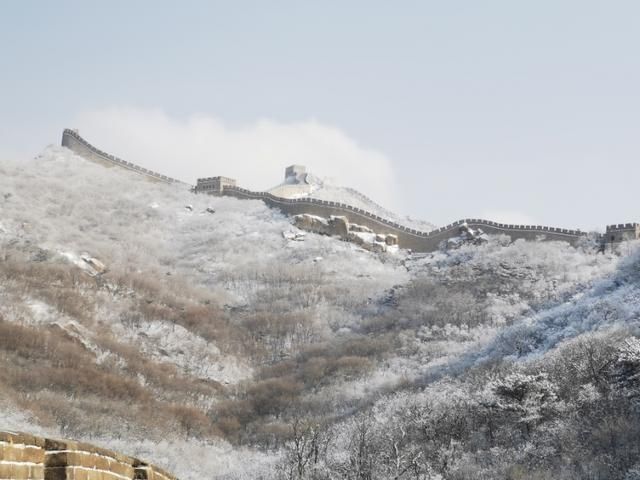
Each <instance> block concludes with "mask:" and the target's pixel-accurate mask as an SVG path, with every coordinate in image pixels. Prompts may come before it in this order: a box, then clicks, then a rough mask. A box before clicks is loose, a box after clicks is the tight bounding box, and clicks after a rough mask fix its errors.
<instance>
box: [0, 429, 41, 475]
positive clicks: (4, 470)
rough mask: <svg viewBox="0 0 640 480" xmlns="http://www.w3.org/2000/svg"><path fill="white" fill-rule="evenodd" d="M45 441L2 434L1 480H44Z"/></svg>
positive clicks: (0, 438) (0, 451)
mask: <svg viewBox="0 0 640 480" xmlns="http://www.w3.org/2000/svg"><path fill="white" fill-rule="evenodd" d="M44 463H45V448H44V439H43V438H38V437H34V436H32V435H26V434H20V433H6V432H0V480H44V478H45V476H44Z"/></svg>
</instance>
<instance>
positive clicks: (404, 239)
mask: <svg viewBox="0 0 640 480" xmlns="http://www.w3.org/2000/svg"><path fill="white" fill-rule="evenodd" d="M62 145H63V146H65V147H67V148H69V149H71V150H72V151H73V152H74V153H76V154H78V155H80V156H82V157H84V158H87V159H89V160H92V161H96V162H98V163H101V164H104V165H107V166H118V167H122V168H125V169H127V170H130V171H133V172H136V173H139V174H142V175H145V176H146V177H148V178H150V179H151V180H154V181H160V182H164V183H167V184H179V185H184V186H189V187H191V185H189V184H187V183H184V182H182V181H180V180H177V179H174V178H171V177H167V176H166V175H162V174H160V173H157V172H154V171H152V170H148V169H146V168H142V167H140V166H138V165H135V164H133V163H131V162H127V161H125V160H122V159H120V158H118V157H115V156H113V155H110V154H108V153H106V152H103V151H102V150H100V149H98V148H96V147H94V146H93V145H92V144H90V143H89V142H88V141H86V140H85V139H84V138H83V137H81V136H80V134H79V133H78V132H77V131H76V130H72V129H65V130H64V132H63V134H62ZM214 178H224V177H212V178H208V179H200V180H206V181H208V180H213V179H214ZM200 180H199V182H200ZM226 180H230V179H226ZM232 182H233V183H235V181H232ZM192 188H193V187H192ZM193 190H194V191H195V192H196V193H198V192H199V190H198V188H197V187H196V188H195V189H193ZM205 193H212V194H214V195H224V196H232V197H235V198H239V199H254V200H262V201H263V202H264V203H266V204H267V205H268V206H270V207H273V208H277V209H279V210H280V211H282V212H283V213H285V214H288V215H299V214H310V215H318V216H322V217H325V218H329V217H330V216H332V215H333V216H339V215H342V216H346V217H347V218H348V219H349V221H350V222H352V223H357V224H360V225H364V226H367V227H369V228H371V229H372V230H374V231H375V232H376V233H385V234H394V235H397V236H398V244H399V245H400V246H401V247H402V248H410V249H412V250H414V251H417V252H430V251H434V250H437V249H438V248H439V246H440V244H441V242H442V241H444V240H447V239H449V238H452V237H454V236H456V235H458V234H459V232H460V227H462V226H463V225H466V226H468V227H471V228H481V229H482V230H483V231H484V233H487V234H507V235H510V236H511V237H512V238H513V239H519V238H522V239H526V240H538V239H545V240H561V241H567V242H569V243H571V244H575V243H577V242H578V241H579V240H580V239H581V238H584V237H586V236H587V234H588V233H587V232H583V231H581V230H579V229H567V228H560V227H550V226H546V225H518V224H508V223H500V222H494V221H492V220H485V219H480V218H465V219H461V220H457V221H455V222H453V223H450V224H448V225H445V226H443V227H440V228H436V229H434V230H430V231H421V230H417V229H415V228H411V227H408V226H406V225H402V224H400V223H398V222H396V221H393V220H389V219H388V218H383V217H381V216H379V215H376V214H375V213H372V212H369V211H367V210H364V209H362V208H358V207H355V206H352V205H348V204H344V203H340V202H334V201H330V200H321V199H318V198H310V197H303V198H283V197H278V196H275V195H273V194H271V193H268V192H256V191H252V190H248V189H246V188H242V187H238V186H236V185H235V184H225V185H224V186H223V187H221V188H220V189H219V190H217V191H205ZM360 195H361V196H362V197H364V198H366V199H367V200H369V201H371V200H370V199H368V197H366V196H364V195H362V194H360ZM371 202H372V203H374V202H373V201H371ZM374 204H375V203H374ZM375 205H377V204H375ZM381 208H382V207H381ZM385 210H386V209H385ZM636 225H637V224H635V223H626V224H617V225H610V226H607V234H610V233H611V234H614V235H612V236H610V235H606V236H604V235H600V236H599V239H600V241H601V242H603V243H615V242H619V241H621V240H624V239H628V238H632V237H633V236H634V234H633V232H631V230H635V232H636V233H635V238H640V226H639V227H636ZM616 233H618V234H619V235H615V234H616ZM625 235H628V236H627V237H625Z"/></svg>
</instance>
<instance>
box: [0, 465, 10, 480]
mask: <svg viewBox="0 0 640 480" xmlns="http://www.w3.org/2000/svg"><path fill="white" fill-rule="evenodd" d="M0 478H11V464H9V463H1V461H0Z"/></svg>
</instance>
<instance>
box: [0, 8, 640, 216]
mask: <svg viewBox="0 0 640 480" xmlns="http://www.w3.org/2000/svg"><path fill="white" fill-rule="evenodd" d="M639 25H640V2H638V1H630V0H629V1H617V0H608V1H604V0H601V1H590V0H580V1H564V0H553V1H551V0H536V1H526V2H525V1H515V0H503V1H479V0H468V1H455V0H453V1H446V2H445V1H428V0H422V1H415V2H410V1H398V2H389V1H379V2H378V1H372V0H367V1H345V0H342V1H322V2H311V1H290V2H289V1H274V2H264V1H255V2H244V1H234V2H229V1H225V2H222V1H220V2H216V1H187V0H184V1H181V2H177V1H176V2H164V1H158V0H155V1H142V0H138V1H113V0H111V1H109V2H87V1H64V0H58V1H55V2H53V1H44V0H42V1H38V2H36V1H29V0H5V1H3V2H1V3H0V58H1V60H2V68H1V69H0V73H1V74H0V92H1V93H0V157H1V158H3V159H4V158H6V159H28V158H31V157H33V156H35V155H36V154H37V153H38V152H40V151H41V150H42V149H43V148H44V147H46V146H47V145H48V144H57V143H59V142H60V135H61V132H62V129H63V128H64V127H74V128H78V129H79V130H80V133H81V134H82V135H83V136H85V137H86V138H87V140H89V141H90V142H92V143H94V144H95V145H97V146H99V147H100V148H102V149H103V150H107V151H109V152H111V153H113V154H115V155H118V156H121V157H123V158H125V159H127V160H129V161H133V162H137V163H140V164H141V165H144V166H146V167H148V168H152V169H154V170H157V171H161V172H163V173H167V174H169V175H173V176H178V177H180V178H183V179H184V180H187V181H189V182H194V181H195V178H196V177H198V176H211V175H228V176H235V177H237V178H238V181H239V183H240V184H241V185H245V186H247V187H250V188H256V189H258V188H268V187H270V186H272V185H273V184H275V183H277V182H279V181H280V179H281V177H282V175H283V170H284V167H285V166H286V165H287V164H289V163H301V164H306V165H308V166H309V168H310V169H311V170H312V171H313V172H314V173H316V174H317V175H319V176H327V177H332V178H334V179H335V181H336V182H338V183H341V184H345V185H348V186H353V187H356V188H358V189H360V190H362V191H363V193H366V194H367V195H369V196H371V197H372V198H374V199H375V200H377V201H378V202H379V203H382V204H384V205H386V206H388V207H389V208H392V209H394V210H396V211H398V213H401V214H410V215H412V216H414V217H418V218H422V219H425V220H428V221H431V222H433V223H435V224H440V225H441V224H446V223H449V222H452V221H454V220H457V219H459V218H464V217H486V218H489V219H494V220H503V221H522V222H525V223H529V222H531V223H540V224H546V225H552V226H562V227H579V228H583V229H591V228H595V227H600V228H602V227H603V226H604V225H605V224H607V223H619V222H627V221H640V208H639V207H640V205H639V203H640V202H638V200H637V199H638V197H640V190H639V189H638V183H639V179H640V28H639Z"/></svg>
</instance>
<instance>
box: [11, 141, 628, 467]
mask: <svg viewBox="0 0 640 480" xmlns="http://www.w3.org/2000/svg"><path fill="white" fill-rule="evenodd" d="M62 145H63V146H65V147H68V148H70V149H71V150H73V151H74V152H75V153H76V154H78V155H80V156H82V157H84V158H87V159H89V160H93V161H96V162H98V163H101V164H103V165H106V166H108V167H112V166H118V167H122V168H126V169H127V170H131V171H134V172H136V173H140V174H143V175H145V176H147V177H148V178H150V179H151V180H154V181H161V182H166V183H179V184H182V185H185V186H187V184H185V183H183V182H180V181H179V180H175V179H173V178H169V177H167V176H165V175H162V174H160V173H157V172H152V171H150V170H147V169H145V168H142V167H139V166H137V165H135V164H133V163H130V162H126V161H124V160H121V159H119V158H117V157H114V156H113V155H109V154H108V153H106V152H103V151H101V150H99V149H98V148H96V147H94V146H93V145H91V144H90V143H89V142H87V141H86V140H85V139H83V138H82V137H81V136H80V135H79V134H78V133H77V132H76V131H74V130H69V129H66V130H65V131H64V132H63V134H62ZM216 179H218V180H217V181H218V183H217V184H215V181H216ZM212 182H213V183H212ZM200 183H201V184H202V185H200ZM209 183H211V185H209ZM205 184H206V185H205ZM214 184H215V185H214ZM199 185H200V186H201V188H200V189H198V188H197V187H196V188H195V191H196V192H201V193H207V194H213V195H226V196H232V197H235V198H240V199H255V200H262V201H263V202H265V203H266V204H267V205H269V206H270V207H273V208H277V209H279V210H280V211H282V212H283V213H285V214H287V215H298V214H309V215H317V216H320V217H324V218H329V217H331V216H345V217H347V218H348V220H349V222H350V223H356V224H359V225H364V226H366V227H369V228H370V229H371V230H373V231H375V232H376V233H381V234H394V235H397V237H398V245H399V246H400V247H401V248H410V249H412V250H414V251H416V252H432V251H435V250H437V249H438V248H439V247H440V244H441V243H442V242H443V241H446V240H447V239H449V238H452V237H455V236H457V235H459V233H460V227H461V226H462V225H463V224H466V225H467V226H468V227H471V228H473V229H477V228H480V229H482V230H483V231H484V232H485V233H487V234H490V235H491V234H493V235H495V234H505V235H509V236H510V237H511V238H512V239H513V240H517V239H525V240H561V241H566V242H569V243H570V244H576V243H577V242H579V241H580V239H582V238H584V237H585V236H586V235H587V233H586V232H582V231H580V230H571V229H566V228H556V227H547V226H543V225H513V224H504V223H499V222H492V221H490V220H483V219H478V218H469V219H464V220H458V221H457V222H453V223H451V224H449V225H447V226H444V227H441V228H438V229H436V230H432V231H429V232H421V231H418V230H415V229H412V228H409V227H407V226H405V225H401V224H398V223H396V222H393V221H390V220H388V219H386V218H383V217H380V216H378V215H376V214H373V213H371V212H367V211H365V210H363V209H361V208H357V207H354V206H351V205H346V204H342V203H338V202H331V201H327V200H319V199H315V198H307V197H303V198H295V199H289V198H282V197H279V196H276V195H273V194H272V193H268V192H254V191H251V190H247V189H244V188H240V187H238V186H236V185H235V180H233V179H228V178H225V177H211V178H208V179H201V181H199ZM205 187H207V188H205ZM365 198H366V197H365ZM369 201H370V200H369ZM637 238H640V225H638V224H635V223H633V224H619V225H612V226H608V227H607V234H605V235H604V236H602V237H601V240H602V241H603V242H606V243H615V242H619V241H624V240H631V239H637ZM0 480H1V479H0Z"/></svg>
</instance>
